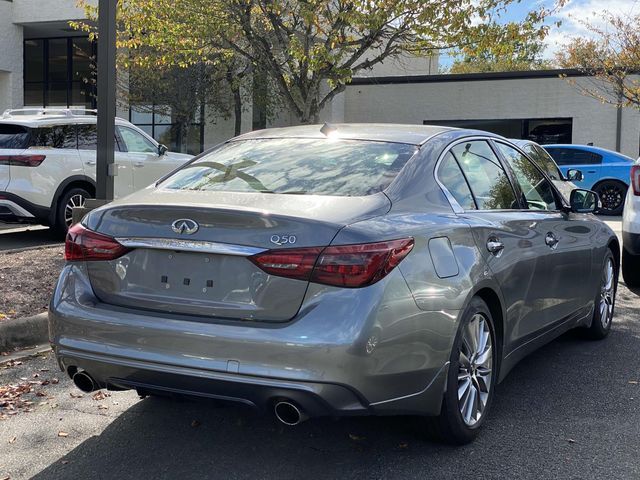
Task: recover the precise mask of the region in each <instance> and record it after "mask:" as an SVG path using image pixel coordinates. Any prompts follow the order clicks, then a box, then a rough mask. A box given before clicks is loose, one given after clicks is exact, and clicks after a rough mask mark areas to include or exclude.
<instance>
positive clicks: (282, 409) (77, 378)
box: [71, 370, 309, 426]
mask: <svg viewBox="0 0 640 480" xmlns="http://www.w3.org/2000/svg"><path fill="white" fill-rule="evenodd" d="M71 379H72V380H73V384H74V385H75V386H76V387H78V389H80V390H82V391H83V392H85V393H90V392H93V391H95V390H99V389H100V386H99V385H98V383H97V382H96V381H95V380H94V379H93V378H92V377H91V375H89V374H88V373H87V372H85V371H84V370H80V371H78V372H76V373H74V374H73V376H72V377H71ZM273 412H274V414H275V416H276V418H277V419H278V421H280V422H281V423H284V424H285V425H289V426H295V425H298V424H299V423H302V422H304V421H305V420H307V419H308V418H309V416H308V415H307V414H306V413H304V412H303V411H302V410H301V409H300V408H298V407H297V406H296V405H295V404H294V403H291V402H289V401H287V400H280V401H278V402H276V404H275V406H274V408H273Z"/></svg>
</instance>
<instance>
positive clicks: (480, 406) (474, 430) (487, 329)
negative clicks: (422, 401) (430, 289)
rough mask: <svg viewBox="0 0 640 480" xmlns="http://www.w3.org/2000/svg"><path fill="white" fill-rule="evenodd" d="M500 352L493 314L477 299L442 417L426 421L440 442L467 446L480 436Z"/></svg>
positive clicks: (465, 324)
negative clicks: (497, 346) (497, 355)
mask: <svg viewBox="0 0 640 480" xmlns="http://www.w3.org/2000/svg"><path fill="white" fill-rule="evenodd" d="M497 352H498V349H497V348H496V338H495V328H494V323H493V317H492V316H491V312H490V311H489V308H488V307H487V305H486V303H484V301H482V299H480V298H478V297H474V298H473V299H472V300H471V302H470V303H469V306H468V307H467V309H466V310H465V312H464V313H463V315H462V321H461V322H460V326H459V328H458V333H457V334H456V338H455V341H454V344H453V348H452V351H451V357H450V359H449V361H450V364H449V371H448V373H447V388H446V392H445V393H444V397H443V402H442V409H441V411H440V415H439V416H437V417H434V418H430V419H427V421H428V422H429V430H430V432H431V433H432V434H433V435H435V436H436V437H437V438H439V439H440V440H442V441H445V442H447V443H450V444H454V445H464V444H467V443H469V442H471V441H472V440H473V439H474V438H475V437H476V436H477V435H478V432H479V430H480V427H481V426H482V425H483V424H484V422H485V420H486V418H487V415H488V413H489V409H490V407H491V402H492V400H493V390H494V385H495V381H496V374H497V368H496V365H497V357H496V354H497Z"/></svg>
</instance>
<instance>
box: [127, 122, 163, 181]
mask: <svg viewBox="0 0 640 480" xmlns="http://www.w3.org/2000/svg"><path fill="white" fill-rule="evenodd" d="M117 128H118V133H119V135H120V138H121V139H122V141H123V143H124V147H125V149H126V151H127V155H128V157H129V159H130V160H131V163H132V165H133V181H134V186H135V189H136V190H140V189H141V188H145V187H147V186H149V185H151V184H152V183H154V182H155V181H156V180H158V179H159V178H161V177H163V176H164V175H166V174H167V173H169V172H170V171H171V170H173V169H174V168H175V162H173V161H172V160H170V159H169V158H168V157H167V156H166V155H159V152H158V145H157V144H156V143H154V142H152V141H151V140H150V139H148V138H147V137H146V136H145V135H143V134H142V133H141V132H139V131H138V130H135V129H134V128H131V127H128V126H124V125H118V127H117Z"/></svg>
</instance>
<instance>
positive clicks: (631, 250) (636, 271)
mask: <svg viewBox="0 0 640 480" xmlns="http://www.w3.org/2000/svg"><path fill="white" fill-rule="evenodd" d="M622 276H623V278H624V282H625V283H626V284H627V286H628V287H631V288H634V287H640V159H639V160H637V161H636V163H635V165H633V166H632V167H631V182H630V186H629V189H628V190H627V196H626V198H625V202H624V210H623V213H622Z"/></svg>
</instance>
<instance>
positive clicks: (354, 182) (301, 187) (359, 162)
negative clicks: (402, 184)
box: [163, 138, 418, 196]
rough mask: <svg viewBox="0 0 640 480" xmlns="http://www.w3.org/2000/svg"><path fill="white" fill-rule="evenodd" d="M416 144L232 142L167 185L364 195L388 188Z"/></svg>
mask: <svg viewBox="0 0 640 480" xmlns="http://www.w3.org/2000/svg"><path fill="white" fill-rule="evenodd" d="M417 150H418V149H417V147H416V146H415V145H407V144H403V143H391V142H371V141H363V140H339V139H331V138H321V139H315V138H264V139H256V140H241V141H235V142H230V143H227V144H226V145H224V146H223V147H221V148H219V149H217V150H214V151H212V152H210V153H208V154H205V155H203V156H202V157H201V158H199V159H198V160H196V161H195V162H193V163H190V164H188V165H185V166H184V167H183V168H182V169H181V170H179V171H178V172H176V173H175V174H174V175H173V176H171V177H170V178H169V179H168V180H167V181H166V182H165V183H164V184H163V187H165V188H170V189H176V190H218V191H233V192H264V193H289V194H309V195H312V194H313V195H338V196H361V195H370V194H374V193H377V192H380V191H382V190H384V189H385V188H386V187H387V186H389V184H390V183H391V182H392V181H393V179H394V178H395V177H396V176H397V175H398V173H399V172H400V170H401V169H402V167H403V166H404V165H405V164H406V163H407V161H408V160H409V159H410V158H411V157H412V156H413V155H414V154H415V153H416V152H417Z"/></svg>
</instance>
